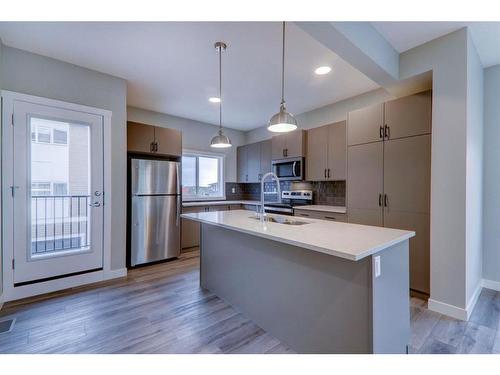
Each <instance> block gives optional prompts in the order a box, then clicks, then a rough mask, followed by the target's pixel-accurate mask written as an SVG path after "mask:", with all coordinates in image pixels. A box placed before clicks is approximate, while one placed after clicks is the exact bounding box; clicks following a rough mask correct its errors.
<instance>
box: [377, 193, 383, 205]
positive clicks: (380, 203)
mask: <svg viewBox="0 0 500 375" xmlns="http://www.w3.org/2000/svg"><path fill="white" fill-rule="evenodd" d="M378 206H379V207H382V194H379V195H378Z"/></svg>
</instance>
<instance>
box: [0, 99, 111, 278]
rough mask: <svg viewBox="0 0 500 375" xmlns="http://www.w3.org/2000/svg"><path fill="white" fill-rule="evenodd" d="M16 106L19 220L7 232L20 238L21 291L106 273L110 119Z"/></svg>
mask: <svg viewBox="0 0 500 375" xmlns="http://www.w3.org/2000/svg"><path fill="white" fill-rule="evenodd" d="M9 105H11V106H12V108H4V111H12V113H13V117H12V119H13V125H11V126H5V125H4V151H5V153H4V155H5V156H6V160H5V162H6V163H4V166H5V165H12V170H11V172H9V171H8V169H7V171H6V173H12V178H11V179H10V181H12V185H11V186H10V188H11V198H12V205H9V207H11V208H12V209H11V210H9V212H8V213H7V214H8V215H12V216H11V217H12V220H11V221H10V220H6V221H5V223H4V225H6V226H11V227H9V228H8V229H7V230H12V232H11V233H12V242H13V250H12V251H13V259H14V263H13V273H14V285H19V284H21V285H22V284H23V283H29V282H36V281H44V280H47V279H51V278H55V277H62V276H69V275H74V274H77V273H81V272H85V271H91V270H97V269H101V268H102V266H103V194H104V192H103V117H102V116H99V115H95V114H89V113H85V112H80V111H75V110H68V109H63V108H58V107H54V106H49V105H42V104H34V103H30V102H29V100H19V99H14V100H13V101H11V102H9ZM9 133H10V134H9ZM5 135H7V137H5ZM9 142H10V143H11V144H6V143H9Z"/></svg>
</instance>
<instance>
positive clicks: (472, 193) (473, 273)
mask: <svg viewBox="0 0 500 375" xmlns="http://www.w3.org/2000/svg"><path fill="white" fill-rule="evenodd" d="M466 199H467V201H466V202H467V203H466V214H465V217H466V228H467V231H466V233H465V236H466V273H465V274H466V299H465V301H466V303H470V302H471V300H472V298H473V295H474V292H475V291H476V290H477V288H478V287H480V285H481V278H482V268H483V265H482V263H483V257H482V252H483V249H482V222H483V66H482V64H481V61H480V59H479V55H478V53H477V51H476V47H475V46H474V43H473V42H472V38H471V36H470V33H467V182H466Z"/></svg>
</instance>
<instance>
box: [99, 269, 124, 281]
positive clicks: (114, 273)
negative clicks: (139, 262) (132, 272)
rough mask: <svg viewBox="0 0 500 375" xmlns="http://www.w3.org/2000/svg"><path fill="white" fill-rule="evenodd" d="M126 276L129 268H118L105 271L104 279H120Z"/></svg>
mask: <svg viewBox="0 0 500 375" xmlns="http://www.w3.org/2000/svg"><path fill="white" fill-rule="evenodd" d="M125 276H127V269H126V268H119V269H117V270H109V271H105V272H104V275H103V280H111V279H118V278H120V277H125Z"/></svg>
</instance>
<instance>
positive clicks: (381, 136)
mask: <svg viewBox="0 0 500 375" xmlns="http://www.w3.org/2000/svg"><path fill="white" fill-rule="evenodd" d="M378 136H379V138H380V139H383V138H384V127H383V126H380V128H379V131H378Z"/></svg>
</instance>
